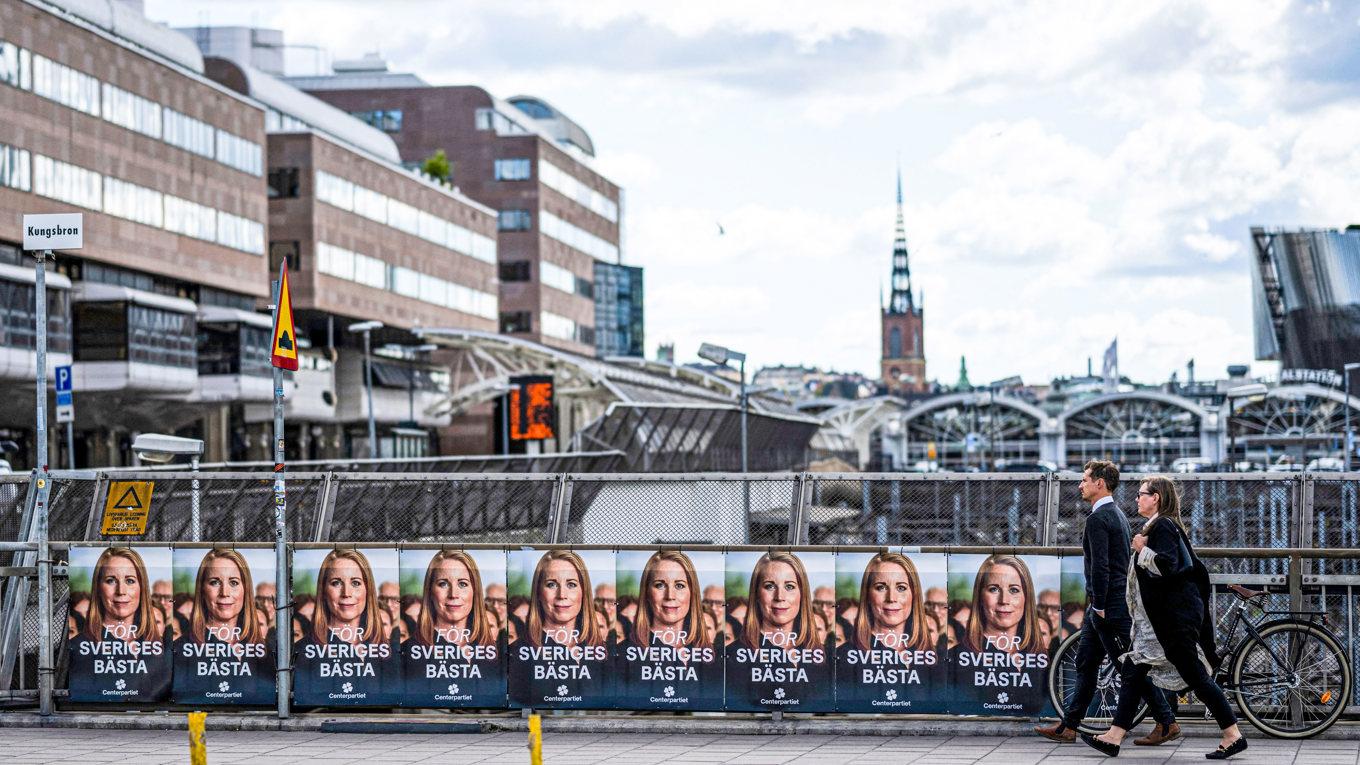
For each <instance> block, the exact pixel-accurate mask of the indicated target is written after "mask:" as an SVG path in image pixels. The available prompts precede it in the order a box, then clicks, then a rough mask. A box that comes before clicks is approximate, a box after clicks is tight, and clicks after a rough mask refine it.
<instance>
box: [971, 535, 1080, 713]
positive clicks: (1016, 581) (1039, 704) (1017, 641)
mask: <svg viewBox="0 0 1360 765" xmlns="http://www.w3.org/2000/svg"><path fill="white" fill-rule="evenodd" d="M1060 584H1061V575H1060V572H1059V565H1058V559H1057V558H1056V557H1053V556H1038V555H1007V554H994V555H951V556H949V596H950V600H960V601H963V602H965V603H967V608H966V611H967V619H966V621H962V620H961V621H960V625H959V630H958V643H957V645H955V646H954V647H953V648H952V649H950V651H949V659H950V669H951V672H952V677H953V683H952V685H953V691H954V699H953V701H952V703H951V704H950V705H949V711H950V712H953V713H959V714H1015V715H1038V714H1041V713H1043V712H1045V710H1048V711H1051V709H1049V707H1050V706H1051V705H1050V704H1049V702H1048V688H1047V682H1048V665H1049V661H1050V659H1051V657H1052V655H1053V651H1054V650H1056V648H1057V645H1058V640H1057V639H1056V638H1053V637H1052V635H1051V634H1050V632H1049V631H1047V630H1045V629H1044V628H1043V627H1042V626H1041V625H1040V617H1039V613H1040V612H1039V607H1038V606H1039V594H1040V593H1042V592H1044V591H1045V590H1054V591H1056V590H1058V589H1059V587H1060Z"/></svg>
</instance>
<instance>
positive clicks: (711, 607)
mask: <svg viewBox="0 0 1360 765" xmlns="http://www.w3.org/2000/svg"><path fill="white" fill-rule="evenodd" d="M616 555H617V559H616V560H617V581H618V592H617V595H618V601H617V611H618V615H617V626H616V629H617V631H618V634H619V635H620V636H621V643H620V644H619V646H618V664H619V669H620V673H619V684H618V689H617V697H618V706H619V707H620V708H623V709H672V710H690V711H697V710H708V711H719V710H721V709H722V707H723V658H724V649H725V647H726V646H727V644H728V643H730V642H731V630H730V629H729V628H728V626H727V620H726V619H725V618H724V614H723V612H724V611H725V609H726V600H727V598H726V595H725V592H724V590H725V588H724V579H725V578H726V573H725V569H724V563H725V561H724V556H723V554H722V553H721V552H718V551H695V552H689V551H682V550H659V551H651V550H621V551H619V552H618V553H617V554H616Z"/></svg>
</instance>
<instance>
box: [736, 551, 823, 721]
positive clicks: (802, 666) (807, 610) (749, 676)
mask: <svg viewBox="0 0 1360 765" xmlns="http://www.w3.org/2000/svg"><path fill="white" fill-rule="evenodd" d="M835 587H836V562H835V555H834V554H832V553H821V552H811V553H809V552H798V553H794V552H789V551H784V550H772V551H769V552H764V553H761V552H729V553H727V582H726V592H727V596H728V598H729V599H730V600H729V607H728V612H729V615H730V616H732V617H734V618H735V619H736V620H737V622H738V628H737V632H736V635H735V636H734V638H733V642H732V644H731V645H730V646H728V648H727V660H726V682H727V692H726V700H725V704H724V706H725V708H726V709H729V710H734V711H759V710H774V709H782V710H785V711H789V712H830V711H832V710H833V709H834V708H835V702H836V698H835V696H836V694H835V689H834V687H833V682H832V681H833V677H834V669H835V660H834V653H833V652H834V648H835V633H834V631H833V625H832V624H831V623H828V622H827V620H826V616H825V614H824V613H823V612H821V611H819V610H818V609H817V607H816V605H815V603H814V601H815V600H816V599H817V597H818V595H817V594H818V593H823V594H824V595H830V594H832V593H834V592H835ZM732 605H735V606H736V608H733V607H732ZM733 611H736V613H732V612H733Z"/></svg>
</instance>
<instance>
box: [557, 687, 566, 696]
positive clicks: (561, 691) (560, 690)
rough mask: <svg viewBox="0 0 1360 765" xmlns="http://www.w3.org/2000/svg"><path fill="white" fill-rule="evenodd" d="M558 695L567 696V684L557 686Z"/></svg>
mask: <svg viewBox="0 0 1360 765" xmlns="http://www.w3.org/2000/svg"><path fill="white" fill-rule="evenodd" d="M557 695H558V696H565V695H567V686H565V685H559V686H557Z"/></svg>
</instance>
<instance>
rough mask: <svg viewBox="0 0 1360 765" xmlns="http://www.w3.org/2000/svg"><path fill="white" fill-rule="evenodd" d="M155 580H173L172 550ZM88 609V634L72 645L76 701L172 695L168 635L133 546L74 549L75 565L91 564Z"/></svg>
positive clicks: (157, 550) (153, 550)
mask: <svg viewBox="0 0 1360 765" xmlns="http://www.w3.org/2000/svg"><path fill="white" fill-rule="evenodd" d="M143 551H145V552H147V553H148V554H156V555H158V556H164V558H166V561H165V564H166V565H163V566H158V567H157V569H158V570H156V571H155V573H156V577H157V578H158V579H159V578H162V577H164V578H169V568H170V567H169V565H168V563H169V560H168V557H169V550H168V549H165V548H145V549H144V550H143ZM96 554H97V555H98V558H97V559H96V560H95V561H94V565H93V571H92V574H91V577H90V581H89V584H90V594H91V597H90V606H89V612H88V614H87V616H86V622H85V629H84V631H83V632H81V633H80V634H79V635H77V636H76V637H75V639H74V640H73V641H71V643H70V659H71V680H70V690H71V700H72V701H101V702H118V701H135V702H147V701H163V700H165V699H166V698H167V697H168V696H169V692H170V682H171V676H172V666H171V658H170V645H169V642H170V635H169V630H168V629H167V628H166V627H165V626H164V621H163V620H158V619H156V617H155V614H154V613H153V607H152V604H151V592H150V580H149V579H148V576H147V572H148V568H147V565H146V563H145V561H144V560H143V556H142V552H139V551H138V550H135V549H133V548H131V547H107V548H104V549H102V550H100V549H99V548H75V549H73V550H72V551H71V566H72V567H73V568H74V567H77V566H81V565H82V564H84V565H89V564H88V563H87V562H86V561H88V559H89V558H90V557H93V556H94V555H96Z"/></svg>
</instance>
